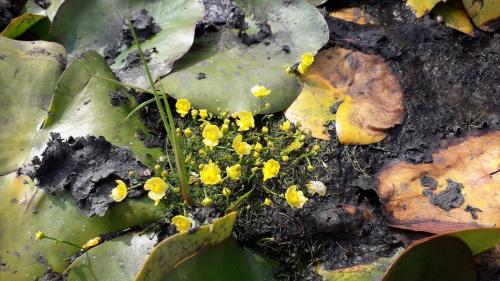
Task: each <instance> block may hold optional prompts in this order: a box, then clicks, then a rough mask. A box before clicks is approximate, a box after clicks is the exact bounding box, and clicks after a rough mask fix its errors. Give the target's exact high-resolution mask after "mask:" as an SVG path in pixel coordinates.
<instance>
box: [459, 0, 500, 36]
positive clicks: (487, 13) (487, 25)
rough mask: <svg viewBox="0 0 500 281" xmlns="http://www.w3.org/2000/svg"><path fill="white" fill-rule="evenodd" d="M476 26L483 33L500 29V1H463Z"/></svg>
mask: <svg viewBox="0 0 500 281" xmlns="http://www.w3.org/2000/svg"><path fill="white" fill-rule="evenodd" d="M462 2H463V3H464V6H465V9H466V10H467V13H468V14H469V16H470V17H471V18H472V21H473V22H474V24H475V25H476V26H477V27H478V28H480V29H481V30H483V31H488V32H493V31H495V30H497V29H498V28H499V27H500V0H482V1H476V0H462Z"/></svg>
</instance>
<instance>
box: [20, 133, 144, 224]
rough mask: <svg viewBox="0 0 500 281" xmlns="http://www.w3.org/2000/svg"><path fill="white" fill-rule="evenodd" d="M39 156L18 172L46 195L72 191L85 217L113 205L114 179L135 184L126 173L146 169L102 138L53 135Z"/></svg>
mask: <svg viewBox="0 0 500 281" xmlns="http://www.w3.org/2000/svg"><path fill="white" fill-rule="evenodd" d="M41 156H42V158H41V159H40V158H38V157H35V158H34V159H33V161H32V164H31V166H29V167H26V168H24V169H23V170H22V171H21V172H22V173H24V174H27V175H28V176H30V177H31V178H33V179H36V180H37V181H38V185H39V186H40V187H41V188H43V189H44V190H45V191H47V192H48V193H60V192H63V191H65V190H69V191H71V194H72V195H73V197H74V198H75V200H76V202H77V206H78V208H79V209H80V211H81V212H82V213H84V214H86V215H87V216H93V215H98V216H103V215H104V214H105V213H106V210H107V209H108V207H109V205H110V204H111V203H112V202H113V201H112V199H111V198H110V197H109V194H110V192H111V190H112V189H113V188H114V187H115V186H116V183H115V180H117V179H121V180H123V181H125V182H126V183H127V184H128V185H129V186H130V185H134V184H137V183H138V181H137V178H131V177H129V172H130V171H136V172H137V174H139V175H141V174H143V172H144V171H146V170H147V168H146V166H144V165H142V164H141V163H140V162H139V161H137V159H136V158H135V156H134V154H133V153H132V152H130V151H128V150H125V149H122V148H118V147H116V146H113V145H112V144H111V143H109V142H108V141H106V140H105V139H104V138H103V137H94V136H87V137H78V138H71V137H70V138H69V139H68V140H63V139H61V138H60V136H59V134H52V139H51V140H50V141H49V142H48V143H47V148H46V149H45V151H44V152H43V153H42V155H41ZM142 194H143V190H142V189H137V190H132V191H131V192H129V194H128V197H139V196H141V195H142Z"/></svg>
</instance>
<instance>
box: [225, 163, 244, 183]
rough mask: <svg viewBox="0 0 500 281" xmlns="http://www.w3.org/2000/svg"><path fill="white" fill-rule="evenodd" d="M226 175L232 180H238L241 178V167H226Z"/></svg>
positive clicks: (237, 165) (238, 165)
mask: <svg viewBox="0 0 500 281" xmlns="http://www.w3.org/2000/svg"><path fill="white" fill-rule="evenodd" d="M226 174H227V176H228V177H229V178H230V179H232V180H238V179H239V178H240V177H241V165H240V164H236V165H233V166H230V167H226Z"/></svg>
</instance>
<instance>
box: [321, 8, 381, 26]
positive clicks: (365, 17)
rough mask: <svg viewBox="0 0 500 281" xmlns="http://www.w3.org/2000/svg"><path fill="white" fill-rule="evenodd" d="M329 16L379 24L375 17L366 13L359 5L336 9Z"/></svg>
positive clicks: (360, 22) (362, 23) (363, 23)
mask: <svg viewBox="0 0 500 281" xmlns="http://www.w3.org/2000/svg"><path fill="white" fill-rule="evenodd" d="M329 16H330V17H334V18H337V19H341V20H345V21H350V22H354V23H357V24H360V25H365V24H377V21H376V20H375V18H373V17H372V16H371V15H369V14H367V13H365V12H364V11H363V10H362V9H360V8H358V7H352V8H342V9H339V10H335V11H332V12H330V14H329Z"/></svg>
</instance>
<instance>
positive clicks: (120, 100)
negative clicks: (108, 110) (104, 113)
mask: <svg viewBox="0 0 500 281" xmlns="http://www.w3.org/2000/svg"><path fill="white" fill-rule="evenodd" d="M108 95H109V97H110V98H111V105H113V106H120V105H122V104H127V103H128V102H129V99H128V96H127V94H126V93H124V92H123V90H122V89H119V90H116V91H110V92H109V93H108Z"/></svg>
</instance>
